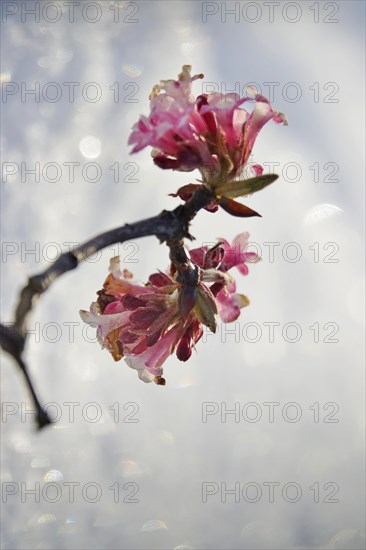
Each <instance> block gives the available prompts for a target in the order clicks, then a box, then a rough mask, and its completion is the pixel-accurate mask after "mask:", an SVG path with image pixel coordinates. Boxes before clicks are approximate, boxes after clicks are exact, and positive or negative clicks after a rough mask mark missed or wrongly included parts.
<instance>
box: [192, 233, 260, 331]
mask: <svg viewBox="0 0 366 550" xmlns="http://www.w3.org/2000/svg"><path fill="white" fill-rule="evenodd" d="M248 239H249V233H246V232H245V233H241V234H240V235H237V236H236V237H235V239H234V240H233V242H232V244H231V245H230V244H229V243H228V241H226V240H225V239H219V243H218V244H217V245H216V246H215V247H213V248H211V249H209V248H208V247H207V246H203V247H200V248H196V249H194V250H191V251H190V256H191V259H192V261H193V262H194V263H195V264H196V265H198V266H199V267H201V268H202V269H204V270H206V272H207V270H208V269H210V268H214V269H217V270H219V271H221V272H223V273H226V272H228V271H229V270H230V269H231V268H232V267H236V268H237V269H238V270H239V271H240V273H241V274H242V275H248V273H249V269H248V266H247V263H257V262H258V261H259V260H260V257H259V256H258V255H257V254H256V253H255V252H248V251H247V250H246V249H247V247H248V244H249V243H248ZM210 290H211V292H212V293H213V294H214V296H215V300H216V303H217V309H218V313H219V315H220V317H221V319H222V321H223V322H224V323H229V322H232V321H235V320H236V319H237V318H238V317H239V315H240V309H241V308H242V307H245V306H247V305H249V300H248V298H247V297H246V296H244V295H242V294H237V293H236V283H235V280H234V279H233V278H231V280H230V282H229V283H227V284H220V283H216V284H214V285H213V286H212V287H211V289H210Z"/></svg>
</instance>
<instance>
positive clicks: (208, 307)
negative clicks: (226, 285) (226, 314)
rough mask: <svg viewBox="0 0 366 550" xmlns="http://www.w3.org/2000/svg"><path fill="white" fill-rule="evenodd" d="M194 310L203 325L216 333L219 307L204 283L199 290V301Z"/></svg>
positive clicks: (197, 300)
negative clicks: (216, 317) (216, 316)
mask: <svg viewBox="0 0 366 550" xmlns="http://www.w3.org/2000/svg"><path fill="white" fill-rule="evenodd" d="M194 309H195V312H196V315H197V317H198V319H199V320H200V321H201V323H202V324H203V325H206V327H208V328H209V329H210V331H211V332H216V326H217V325H216V319H215V315H216V314H217V307H216V302H215V298H214V297H213V295H212V293H211V292H210V290H209V289H208V288H207V287H206V285H204V284H202V283H201V284H200V285H199V286H198V288H197V299H196V305H195V308H194Z"/></svg>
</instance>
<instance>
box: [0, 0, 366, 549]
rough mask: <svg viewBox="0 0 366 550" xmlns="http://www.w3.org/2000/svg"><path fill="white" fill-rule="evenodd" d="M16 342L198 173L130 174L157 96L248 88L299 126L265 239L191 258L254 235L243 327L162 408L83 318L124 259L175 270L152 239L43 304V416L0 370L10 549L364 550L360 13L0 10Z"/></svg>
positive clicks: (263, 195) (210, 340)
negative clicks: (91, 249)
mask: <svg viewBox="0 0 366 550" xmlns="http://www.w3.org/2000/svg"><path fill="white" fill-rule="evenodd" d="M1 8H2V31H3V32H2V43H1V46H2V48H1V49H2V54H1V82H2V84H1V86H2V103H1V109H2V120H3V130H2V185H1V198H2V207H1V208H2V210H1V213H2V263H1V270H2V295H1V309H2V320H3V321H11V320H12V317H13V310H14V307H15V304H16V301H17V293H18V292H19V290H20V289H21V288H22V286H23V285H24V284H25V282H26V280H27V277H28V276H29V274H34V273H37V272H40V271H41V270H43V269H45V268H46V267H47V266H49V265H50V262H51V261H52V260H53V259H54V258H55V257H56V256H57V255H58V254H59V253H60V252H61V250H65V249H68V248H69V247H71V246H73V245H75V244H77V243H81V242H83V241H84V240H86V239H88V238H89V237H92V236H93V235H95V234H97V233H99V232H102V231H105V230H108V229H112V228H113V227H115V226H119V225H122V224H124V223H126V222H134V221H136V220H139V219H142V218H144V217H149V216H152V215H155V214H157V213H158V212H160V211H161V210H162V209H163V208H168V209H170V208H173V207H175V206H176V205H177V204H178V202H177V200H178V199H173V198H172V197H169V196H168V193H172V192H175V191H176V190H177V189H178V187H179V186H180V185H183V184H185V183H189V182H194V181H195V179H196V178H197V177H198V173H197V174H196V173H191V174H183V173H174V172H172V173H170V172H169V171H163V170H160V169H159V168H157V167H155V166H154V165H153V163H152V160H151V157H150V151H149V150H144V151H142V152H141V153H139V154H136V155H133V156H130V155H129V150H130V148H129V147H128V146H127V139H128V135H129V132H130V128H131V126H132V125H133V124H134V123H135V121H136V120H137V119H138V117H139V116H140V115H141V114H147V113H148V111H149V101H148V95H149V93H150V91H151V89H152V87H153V85H154V84H156V83H158V82H159V80H160V79H168V78H176V76H177V74H178V73H179V72H180V70H181V67H182V65H183V64H191V65H192V67H193V69H192V72H193V74H195V73H200V72H203V73H204V74H205V78H204V79H203V81H198V82H196V83H195V87H194V93H195V95H198V94H199V93H202V92H205V91H221V92H223V93H226V92H229V91H236V92H237V93H240V94H241V95H243V94H245V93H246V92H245V87H246V86H247V85H248V84H252V85H255V86H256V87H257V88H259V89H260V90H261V91H262V93H263V95H265V96H267V97H270V99H271V101H272V103H273V105H274V107H275V108H276V109H278V110H280V111H283V112H285V113H286V114H287V116H288V119H289V126H288V127H283V126H282V125H281V126H278V125H276V124H272V123H269V124H268V125H267V126H266V127H265V128H264V129H263V130H262V132H261V134H260V136H259V138H258V140H257V142H256V145H255V147H254V151H253V156H252V158H251V160H252V161H253V162H256V163H259V164H262V165H264V168H265V172H270V171H275V172H276V173H278V174H279V175H280V178H279V180H278V181H277V182H276V183H275V184H273V185H272V186H271V187H269V188H268V189H266V190H264V191H262V192H260V193H258V194H256V195H254V196H252V197H250V198H249V199H248V200H247V204H248V205H249V206H250V207H252V208H254V209H255V210H257V211H259V212H260V213H261V214H262V216H263V217H262V218H253V219H248V220H242V219H238V218H237V219H235V218H233V217H230V216H229V215H227V214H226V213H225V212H223V211H220V212H218V213H217V214H215V216H213V215H212V214H210V213H208V212H202V213H200V215H199V216H198V217H197V218H196V219H195V220H194V223H193V225H192V233H193V234H194V235H195V236H196V239H197V240H196V243H195V246H199V245H201V244H202V243H205V242H206V243H207V242H213V241H215V239H216V237H225V238H226V239H227V240H229V241H231V240H232V239H233V238H234V237H235V236H236V235H237V234H238V233H240V232H242V231H249V232H250V234H251V241H252V249H253V250H256V251H257V252H259V253H260V254H261V256H262V261H261V262H259V263H257V264H255V265H251V266H249V267H250V273H249V275H248V277H241V276H240V275H239V273H237V275H238V277H237V283H238V289H239V291H240V292H243V293H245V294H247V295H248V296H249V298H250V301H251V304H250V306H249V307H248V308H246V309H245V310H243V311H242V314H241V316H240V318H239V320H238V321H237V322H236V323H233V324H232V325H225V326H221V325H220V327H219V330H218V332H217V334H216V335H212V334H206V333H205V335H204V337H203V340H202V341H201V342H199V343H198V345H197V353H194V354H193V356H192V358H191V359H190V361H189V362H188V363H179V362H178V361H177V360H176V358H175V357H174V356H172V357H171V358H170V359H169V360H168V361H167V363H166V365H165V369H164V373H165V377H166V380H167V385H166V386H165V387H159V386H156V385H154V384H144V383H142V382H141V381H140V380H139V379H138V378H137V375H136V372H134V371H132V370H131V369H129V368H128V367H127V366H126V365H125V364H124V362H120V363H114V362H113V360H112V358H111V357H110V355H109V354H108V353H107V352H106V351H101V350H100V346H99V344H98V343H97V342H96V339H95V333H94V330H93V329H91V328H86V327H85V326H84V325H83V324H82V322H81V319H80V317H79V313H78V312H79V309H88V308H89V305H90V303H91V302H92V301H94V300H95V298H96V294H95V293H96V291H97V290H99V289H100V288H101V286H102V284H103V282H104V279H105V277H106V275H107V268H108V263H109V259H110V257H112V256H115V255H117V254H119V255H120V257H121V260H122V263H123V265H124V267H126V268H127V269H129V270H130V271H132V272H133V273H134V275H135V277H136V278H138V279H140V280H146V279H147V277H148V276H149V274H150V273H152V272H153V271H155V270H156V269H157V268H158V269H165V267H166V266H167V264H168V255H167V250H166V247H164V246H163V245H159V243H158V241H157V240H156V239H154V238H152V237H150V238H145V239H141V240H139V241H138V242H133V243H125V244H123V245H119V246H118V245H115V246H114V247H111V248H110V249H108V250H104V251H103V252H101V253H100V254H98V255H97V256H96V257H94V258H91V259H90V260H89V261H88V262H85V264H83V265H81V266H80V267H79V268H78V269H77V270H76V271H74V272H71V273H68V274H66V275H64V276H63V277H62V278H61V279H59V280H58V281H57V282H56V283H55V284H54V286H53V287H52V289H51V290H50V291H49V292H47V293H46V294H45V295H44V296H43V297H42V299H41V300H40V303H39V304H38V306H37V308H36V310H35V312H34V315H33V316H32V319H31V321H30V326H29V328H30V330H31V331H32V332H31V334H30V336H29V339H28V344H27V358H28V360H29V364H30V366H31V373H32V376H33V379H34V381H35V384H36V386H37V388H38V390H39V393H40V396H41V399H42V402H43V403H46V404H47V407H48V410H49V413H50V414H51V415H52V416H53V417H55V418H56V419H57V420H58V421H57V422H56V423H55V424H54V425H53V426H52V428H47V429H45V430H44V431H42V432H37V431H36V430H35V426H34V415H33V413H32V407H31V404H30V402H29V401H28V395H27V394H26V392H25V388H24V385H23V382H22V379H21V377H20V375H19V373H18V372H17V371H16V369H15V368H14V365H13V363H12V361H11V360H10V359H9V358H8V357H7V356H6V355H5V354H2V365H3V366H2V374H1V381H2V420H1V429H2V474H1V481H2V546H3V548H4V549H41V548H42V549H66V548H67V549H71V548H72V549H74V548H75V549H76V548H80V549H81V548H84V549H85V548H88V549H89V548H90V549H91V548H103V549H112V548H113V549H134V548H136V549H142V548H151V549H152V548H159V549H162V548H167V549H173V548H174V549H176V550H177V549H180V550H183V549H187V550H188V549H203V548H209V549H221V548H238V549H239V548H243V549H244V548H245V549H246V548H248V549H262V548H268V549H269V548H310V549H312V548H332V549H334V548H337V549H341V548H342V549H343V548H357V549H359V548H364V545H365V538H364V512H365V510H364V371H363V366H364V351H363V350H364V345H363V344H364V294H363V292H364V290H363V288H364V285H363V275H364V271H363V266H364V261H363V260H364V243H363V229H364V217H363V215H364V214H363V205H364V140H363V137H364V80H363V77H362V76H361V75H362V67H363V66H364V53H363V44H364V22H363V21H364V3H363V2H358V1H355V2H353V1H347V2H345V1H338V2H322V1H321V2H307V1H302V2H284V1H281V2H240V1H238V2H199V1H197V2H183V1H172V2H165V1H155V0H154V1H146V2H144V1H133V2H122V1H120V2H117V1H116V2H109V1H103V2H101V1H96V2H58V1H53V2H47V1H45V2H31V1H28V2H11V1H9V2H2V5H1Z"/></svg>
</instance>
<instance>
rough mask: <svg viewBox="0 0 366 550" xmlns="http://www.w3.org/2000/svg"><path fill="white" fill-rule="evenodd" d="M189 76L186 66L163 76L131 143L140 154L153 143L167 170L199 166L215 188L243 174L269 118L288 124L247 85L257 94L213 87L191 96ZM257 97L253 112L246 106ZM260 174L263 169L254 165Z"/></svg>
mask: <svg viewBox="0 0 366 550" xmlns="http://www.w3.org/2000/svg"><path fill="white" fill-rule="evenodd" d="M200 78H203V75H202V74H198V75H195V76H191V67H190V66H189V65H185V66H184V67H183V70H182V72H181V74H180V75H179V77H178V80H163V81H161V82H160V84H158V85H156V86H154V88H153V91H152V93H151V95H150V100H151V101H150V115H149V116H141V117H140V119H139V121H138V122H137V123H136V124H135V125H134V127H133V129H132V133H131V135H130V138H129V144H130V145H134V147H133V149H132V152H133V153H136V152H137V151H140V150H141V149H143V148H144V147H146V146H151V147H153V148H154V149H153V152H152V156H153V159H154V162H155V164H157V165H158V166H160V168H164V169H173V170H180V171H184V172H189V171H191V170H194V169H198V170H199V171H200V172H201V175H202V178H203V183H205V184H206V185H208V186H210V187H211V188H212V189H215V187H217V186H218V185H220V184H221V183H226V182H229V181H231V180H233V179H234V178H235V177H237V176H238V175H240V174H241V172H242V170H243V168H244V166H245V165H246V163H247V162H248V159H249V156H250V154H251V151H252V148H253V145H254V142H255V140H256V137H257V135H258V133H259V131H260V130H261V128H262V127H263V126H264V125H265V124H266V122H268V121H269V120H271V119H272V120H273V121H274V122H277V123H281V122H284V123H285V124H287V121H286V117H285V115H284V114H283V113H280V112H278V111H275V110H274V109H272V107H271V105H270V102H269V101H268V99H267V98H265V97H264V96H262V95H261V94H259V93H257V92H256V90H254V88H250V89H248V91H249V92H252V93H253V95H254V98H253V99H251V98H249V97H244V98H241V97H240V96H239V95H238V94H236V93H227V94H222V93H218V92H212V93H208V94H201V95H199V96H198V97H197V98H194V97H193V96H192V82H194V81H195V80H197V79H200ZM250 101H252V102H253V101H254V102H255V104H254V108H253V110H252V112H248V111H247V110H245V109H244V108H242V105H243V104H244V103H246V102H250ZM253 168H254V171H255V174H256V175H260V174H261V173H262V171H263V169H262V167H261V166H259V165H254V167H253Z"/></svg>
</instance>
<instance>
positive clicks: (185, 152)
mask: <svg viewBox="0 0 366 550" xmlns="http://www.w3.org/2000/svg"><path fill="white" fill-rule="evenodd" d="M201 78H203V75H202V74H198V75H195V76H191V67H190V66H189V65H185V66H184V67H183V69H182V72H181V73H180V75H179V76H178V80H163V81H161V82H160V84H157V85H156V86H154V88H153V91H152V93H151V95H150V114H149V115H148V116H141V117H140V119H139V120H138V122H137V123H136V124H135V125H134V126H133V129H132V133H131V135H130V138H129V144H130V145H133V149H132V153H136V152H137V151H140V150H141V149H143V148H145V147H147V146H151V147H153V150H152V157H153V160H154V163H155V164H156V165H157V166H159V167H160V168H163V169H171V170H179V171H182V172H190V171H192V170H195V169H197V170H199V172H200V174H201V178H202V179H200V180H198V182H199V183H188V184H187V185H184V186H183V187H181V188H180V189H178V191H177V193H175V194H173V196H179V197H180V198H181V199H182V200H183V201H186V202H187V201H190V200H191V198H192V197H193V196H194V195H195V194H196V192H197V197H201V196H204V197H205V202H204V203H202V206H200V208H202V207H204V208H206V210H209V211H211V212H216V211H217V209H218V207H219V206H221V207H222V208H223V209H224V210H225V211H226V212H228V213H229V214H231V215H233V216H239V217H249V216H257V215H259V214H258V213H257V212H255V211H254V210H252V209H251V208H249V207H247V206H246V205H243V204H241V203H239V202H236V201H235V200H233V199H235V198H237V197H242V196H248V195H250V194H252V193H255V192H257V191H259V190H261V189H263V188H264V187H266V186H267V185H269V184H271V183H272V182H273V181H275V179H276V178H277V176H276V175H274V174H268V175H263V168H262V167H261V166H260V165H253V166H252V174H254V177H250V178H249V179H240V178H241V177H242V174H243V170H244V168H246V167H247V165H248V160H249V157H250V154H251V152H252V148H253V145H254V142H255V140H256V138H257V136H258V133H259V132H260V130H261V128H262V127H263V126H264V125H265V124H266V123H267V122H268V121H269V120H273V121H274V122H276V123H281V122H282V123H284V124H287V120H286V117H285V115H284V114H283V113H280V112H279V111H276V110H274V109H273V108H272V107H271V105H270V102H269V101H268V99H266V98H265V97H264V96H262V95H261V94H258V93H257V92H256V91H255V90H253V89H251V90H249V91H250V92H251V93H252V95H253V97H252V98H249V97H245V98H240V97H239V95H237V94H235V93H228V94H221V93H216V92H214V93H202V94H200V95H198V96H197V97H196V98H195V97H194V96H193V95H192V83H193V82H194V81H195V80H197V79H201ZM250 102H252V103H254V107H253V109H252V110H251V111H247V110H246V109H244V108H243V105H244V104H250ZM206 199H207V200H206ZM193 202H194V200H193ZM191 207H192V203H191V204H190V205H189V208H191ZM198 209H199V208H198ZM187 210H188V208H187ZM189 219H191V218H189ZM248 237H249V234H248V233H242V234H240V235H238V236H237V237H236V239H234V241H233V243H232V244H229V243H228V242H227V241H226V240H225V239H220V240H219V242H218V243H217V244H216V245H215V246H214V247H211V248H208V247H200V248H196V249H194V250H191V251H190V252H189V254H187V255H186V253H185V252H184V254H183V257H184V261H183V262H180V261H178V260H176V261H174V259H172V264H171V266H170V269H169V271H168V272H166V273H162V272H158V273H153V274H152V275H150V277H149V280H148V282H147V283H146V284H142V283H140V282H137V281H134V280H133V276H132V274H131V273H130V272H129V271H127V270H126V269H124V270H122V271H121V269H120V265H119V259H118V258H114V259H112V260H111V265H110V274H109V276H108V277H107V279H106V281H105V283H104V286H103V289H102V290H100V291H99V292H98V299H97V301H96V302H94V303H93V304H92V305H91V308H90V311H81V312H80V313H81V317H82V319H83V320H84V321H85V322H86V323H88V324H90V325H92V326H96V327H97V336H98V339H99V342H100V343H101V345H102V346H103V347H105V348H107V349H108V350H109V351H110V353H111V354H112V356H113V357H114V359H115V360H119V359H121V358H124V359H125V361H126V363H127V364H128V365H129V366H130V367H132V368H134V369H136V370H137V371H138V374H139V377H140V378H141V379H142V380H143V381H145V382H151V381H154V382H156V383H157V384H165V380H164V378H163V377H162V374H163V368H162V365H163V363H164V362H165V360H166V359H167V358H168V357H169V356H170V355H171V354H173V353H175V354H176V356H177V358H178V359H179V360H180V361H187V360H188V359H189V357H190V356H191V354H192V349H193V348H194V347H195V345H196V344H197V342H198V341H199V340H200V338H201V337H202V335H203V330H204V328H203V327H204V326H206V327H208V328H209V329H210V330H211V331H213V332H215V330H216V316H217V315H219V316H220V318H221V320H222V321H223V322H224V323H229V322H232V321H235V319H237V318H238V316H239V315H240V310H241V308H243V307H244V306H246V305H248V304H249V300H248V298H247V297H246V296H244V295H242V294H239V293H237V292H236V283H235V280H234V278H233V277H232V275H231V274H229V271H230V270H231V269H232V268H233V267H237V269H238V270H239V272H240V273H242V274H243V275H247V274H248V266H247V263H248V262H256V261H258V260H259V257H258V256H257V255H256V254H255V253H251V252H248V251H246V248H247V245H248ZM178 240H179V239H178ZM167 244H168V245H169V247H170V248H171V252H172V246H173V245H172V243H170V244H169V243H167ZM176 244H177V243H176ZM178 245H179V246H180V247H182V243H181V242H179V243H178ZM171 258H173V257H172V256H171Z"/></svg>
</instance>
